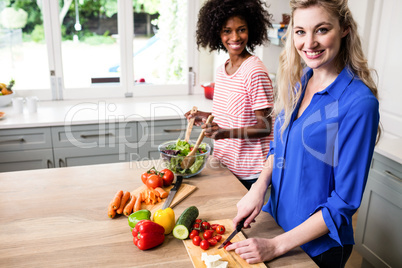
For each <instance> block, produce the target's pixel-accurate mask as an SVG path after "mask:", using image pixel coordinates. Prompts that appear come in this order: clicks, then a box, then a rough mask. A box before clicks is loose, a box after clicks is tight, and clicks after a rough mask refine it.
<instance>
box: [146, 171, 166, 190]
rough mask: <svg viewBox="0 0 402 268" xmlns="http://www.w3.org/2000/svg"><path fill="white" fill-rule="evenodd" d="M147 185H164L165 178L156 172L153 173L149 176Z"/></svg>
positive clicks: (152, 186)
mask: <svg viewBox="0 0 402 268" xmlns="http://www.w3.org/2000/svg"><path fill="white" fill-rule="evenodd" d="M146 185H147V186H148V187H151V188H153V189H155V188H156V187H162V186H163V180H162V178H161V177H159V176H158V175H156V174H152V175H150V176H149V177H148V180H147V182H146Z"/></svg>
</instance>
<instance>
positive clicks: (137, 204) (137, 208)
mask: <svg viewBox="0 0 402 268" xmlns="http://www.w3.org/2000/svg"><path fill="white" fill-rule="evenodd" d="M141 202H142V199H141V195H140V194H139V195H138V198H137V200H136V201H135V205H134V210H133V212H136V211H138V210H141Z"/></svg>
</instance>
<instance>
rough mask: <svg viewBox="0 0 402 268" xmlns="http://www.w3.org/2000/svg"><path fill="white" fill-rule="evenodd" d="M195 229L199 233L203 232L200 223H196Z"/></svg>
mask: <svg viewBox="0 0 402 268" xmlns="http://www.w3.org/2000/svg"><path fill="white" fill-rule="evenodd" d="M193 229H195V230H197V231H200V232H201V231H202V229H201V225H200V224H199V223H194V224H193Z"/></svg>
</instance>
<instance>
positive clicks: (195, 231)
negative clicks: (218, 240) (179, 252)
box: [189, 230, 200, 239]
mask: <svg viewBox="0 0 402 268" xmlns="http://www.w3.org/2000/svg"><path fill="white" fill-rule="evenodd" d="M199 234H200V232H198V231H197V230H192V231H191V233H190V236H189V237H190V239H193V238H194V236H198V235H199Z"/></svg>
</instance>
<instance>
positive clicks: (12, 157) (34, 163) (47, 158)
mask: <svg viewBox="0 0 402 268" xmlns="http://www.w3.org/2000/svg"><path fill="white" fill-rule="evenodd" d="M52 167H54V161H53V151H52V149H41V150H25V151H11V152H2V153H0V172H6V171H20V170H30V169H41V168H52Z"/></svg>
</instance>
